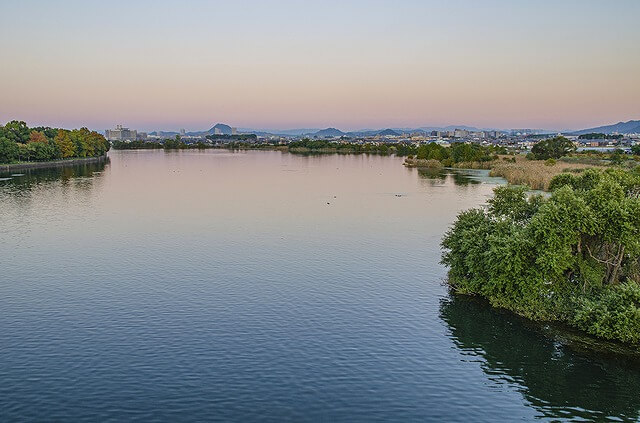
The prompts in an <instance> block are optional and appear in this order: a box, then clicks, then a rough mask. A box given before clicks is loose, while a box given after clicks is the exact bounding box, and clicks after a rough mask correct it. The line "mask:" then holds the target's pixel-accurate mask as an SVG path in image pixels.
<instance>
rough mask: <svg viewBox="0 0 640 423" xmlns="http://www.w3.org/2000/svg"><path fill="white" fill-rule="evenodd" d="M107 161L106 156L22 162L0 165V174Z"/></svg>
mask: <svg viewBox="0 0 640 423" xmlns="http://www.w3.org/2000/svg"><path fill="white" fill-rule="evenodd" d="M105 160H107V154H104V155H102V156H97V157H80V158H75V159H61V160H51V161H46V162H24V163H13V164H0V172H13V171H16V170H26V169H45V168H51V167H64V166H75V165H79V164H87V163H100V162H103V161H105Z"/></svg>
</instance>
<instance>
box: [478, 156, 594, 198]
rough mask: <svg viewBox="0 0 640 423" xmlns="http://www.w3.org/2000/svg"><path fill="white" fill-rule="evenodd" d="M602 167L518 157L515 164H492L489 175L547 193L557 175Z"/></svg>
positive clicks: (497, 162)
mask: <svg viewBox="0 0 640 423" xmlns="http://www.w3.org/2000/svg"><path fill="white" fill-rule="evenodd" d="M602 167H603V166H598V165H594V164H585V163H566V162H556V163H553V164H551V163H550V162H545V161H542V160H526V159H525V158H524V157H517V158H516V162H515V163H513V162H507V161H500V160H497V161H493V162H491V172H489V175H490V176H499V177H502V178H505V179H506V180H507V182H509V183H510V184H514V185H527V186H528V187H530V188H531V189H536V190H544V191H546V190H548V189H549V183H550V182H551V179H553V177H554V176H556V175H559V174H561V173H565V172H572V173H576V172H582V171H583V170H585V169H590V168H602Z"/></svg>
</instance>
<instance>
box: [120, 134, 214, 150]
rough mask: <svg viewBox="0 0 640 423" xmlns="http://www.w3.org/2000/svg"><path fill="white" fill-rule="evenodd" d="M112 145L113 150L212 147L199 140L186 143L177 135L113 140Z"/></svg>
mask: <svg viewBox="0 0 640 423" xmlns="http://www.w3.org/2000/svg"><path fill="white" fill-rule="evenodd" d="M112 146H113V149H114V150H161V149H165V150H186V149H205V148H214V146H213V145H211V144H206V143H204V142H201V141H198V142H195V143H186V142H184V141H182V139H181V138H180V136H179V135H176V137H175V138H169V139H166V140H163V141H140V140H138V141H113V142H112Z"/></svg>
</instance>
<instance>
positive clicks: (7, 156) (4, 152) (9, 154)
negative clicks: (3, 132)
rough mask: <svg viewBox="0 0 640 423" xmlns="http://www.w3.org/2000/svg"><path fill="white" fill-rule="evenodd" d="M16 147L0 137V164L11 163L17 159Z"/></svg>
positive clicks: (13, 143) (11, 142)
mask: <svg viewBox="0 0 640 423" xmlns="http://www.w3.org/2000/svg"><path fill="white" fill-rule="evenodd" d="M18 153H19V151H18V145H17V144H16V143H15V142H13V141H10V140H9V139H8V138H6V137H0V163H11V162H13V161H15V160H17V159H18Z"/></svg>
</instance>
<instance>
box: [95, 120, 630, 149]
mask: <svg viewBox="0 0 640 423" xmlns="http://www.w3.org/2000/svg"><path fill="white" fill-rule="evenodd" d="M625 128H628V129H625ZM599 131H602V132H599ZM627 131H628V132H627ZM219 135H220V136H222V135H227V136H237V135H255V139H253V138H252V139H250V140H248V141H246V142H247V143H250V144H257V145H260V144H270V145H287V144H289V143H290V142H292V141H299V140H302V139H320V140H326V141H330V142H332V143H336V144H365V143H378V144H389V145H393V144H407V145H414V146H419V145H422V144H428V143H431V142H434V143H437V144H441V145H444V146H448V145H450V144H451V143H454V142H462V143H473V144H480V145H496V146H503V147H510V148H515V149H518V150H522V151H526V150H530V149H531V147H533V145H534V144H535V143H537V142H538V141H540V139H543V138H548V137H553V136H564V137H566V138H567V139H569V140H571V141H572V142H574V143H575V144H576V146H577V147H578V148H580V149H582V150H593V151H607V150H611V149H615V148H619V149H621V150H623V151H625V152H630V151H631V147H632V146H633V145H636V144H638V143H640V121H629V122H619V123H618V124H616V125H609V126H605V127H599V128H591V129H584V130H578V131H567V132H551V131H546V130H543V129H525V128H520V129H509V130H495V129H492V130H479V129H477V128H469V127H465V128H464V129H463V128H456V127H450V128H446V129H445V128H442V129H437V130H436V129H434V130H429V129H422V128H418V129H398V128H396V129H391V128H387V129H380V130H364V131H352V132H343V131H340V130H339V129H336V128H326V129H321V130H317V131H315V132H309V133H300V134H297V135H292V134H288V135H286V134H278V133H268V132H266V131H264V130H256V131H251V130H243V131H241V132H239V131H238V129H237V128H235V127H230V126H229V125H226V124H220V123H218V124H216V125H214V126H212V127H211V129H209V130H206V131H194V132H186V131H185V129H180V131H178V132H169V131H159V130H158V131H153V132H151V133H147V132H139V131H137V130H135V129H129V128H124V127H123V126H122V125H116V128H115V129H107V130H105V136H106V138H107V140H109V141H121V142H131V141H143V142H150V143H161V142H163V141H164V140H165V139H167V138H171V137H175V136H179V137H180V139H181V140H182V141H183V142H185V143H187V144H195V143H205V144H210V145H220V144H225V143H229V142H232V141H234V139H233V138H232V137H230V138H221V137H218V138H216V137H215V136H219Z"/></svg>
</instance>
